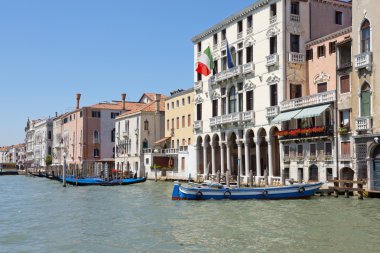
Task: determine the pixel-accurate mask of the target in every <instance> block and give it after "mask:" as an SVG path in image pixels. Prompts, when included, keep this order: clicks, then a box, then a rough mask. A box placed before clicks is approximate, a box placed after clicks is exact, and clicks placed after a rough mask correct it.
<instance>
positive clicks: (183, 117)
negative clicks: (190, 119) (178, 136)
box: [182, 116, 186, 128]
mask: <svg viewBox="0 0 380 253" xmlns="http://www.w3.org/2000/svg"><path fill="white" fill-rule="evenodd" d="M184 127H186V118H185V116H182V128H184Z"/></svg>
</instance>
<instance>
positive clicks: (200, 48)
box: [198, 42, 202, 53]
mask: <svg viewBox="0 0 380 253" xmlns="http://www.w3.org/2000/svg"><path fill="white" fill-rule="evenodd" d="M199 52H202V43H201V42H198V53H199Z"/></svg>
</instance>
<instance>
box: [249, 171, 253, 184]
mask: <svg viewBox="0 0 380 253" xmlns="http://www.w3.org/2000/svg"><path fill="white" fill-rule="evenodd" d="M249 187H253V171H252V170H249Z"/></svg>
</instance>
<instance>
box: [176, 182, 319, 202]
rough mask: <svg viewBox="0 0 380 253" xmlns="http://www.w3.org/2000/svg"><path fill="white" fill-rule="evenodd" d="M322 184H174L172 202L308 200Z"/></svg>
mask: <svg viewBox="0 0 380 253" xmlns="http://www.w3.org/2000/svg"><path fill="white" fill-rule="evenodd" d="M322 184H323V183H320V182H318V183H311V184H293V185H287V186H276V187H257V188H235V187H226V186H224V185H222V184H219V183H204V184H189V185H187V186H182V185H181V184H180V183H178V182H175V183H174V188H173V193H172V200H207V199H217V200H221V199H233V200H237V199H301V198H309V197H311V196H313V195H314V194H315V192H316V191H317V190H318V189H319V188H320V187H321V186H322Z"/></svg>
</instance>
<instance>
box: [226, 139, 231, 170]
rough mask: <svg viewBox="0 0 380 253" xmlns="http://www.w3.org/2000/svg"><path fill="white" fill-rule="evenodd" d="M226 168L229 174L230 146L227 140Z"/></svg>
mask: <svg viewBox="0 0 380 253" xmlns="http://www.w3.org/2000/svg"><path fill="white" fill-rule="evenodd" d="M227 170H228V171H229V172H230V175H231V147H230V143H229V141H227Z"/></svg>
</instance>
